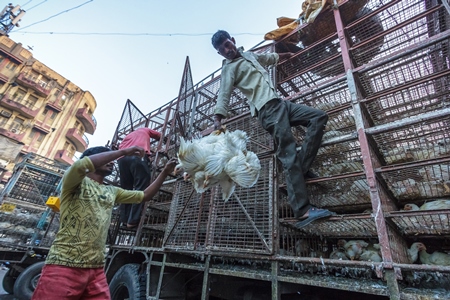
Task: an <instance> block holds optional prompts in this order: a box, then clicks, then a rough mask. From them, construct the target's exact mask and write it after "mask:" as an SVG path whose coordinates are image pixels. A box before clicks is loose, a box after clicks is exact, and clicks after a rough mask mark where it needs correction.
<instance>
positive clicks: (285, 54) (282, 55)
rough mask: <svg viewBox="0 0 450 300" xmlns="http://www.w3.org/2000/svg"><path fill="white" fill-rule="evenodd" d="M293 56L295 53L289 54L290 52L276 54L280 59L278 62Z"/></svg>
mask: <svg viewBox="0 0 450 300" xmlns="http://www.w3.org/2000/svg"><path fill="white" fill-rule="evenodd" d="M294 54H295V53H291V52H285V53H278V56H279V57H280V58H279V60H278V61H280V60H286V59H289V58H291V57H292V56H293V55H294Z"/></svg>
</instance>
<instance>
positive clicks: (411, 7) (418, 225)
mask: <svg viewBox="0 0 450 300" xmlns="http://www.w3.org/2000/svg"><path fill="white" fill-rule="evenodd" d="M355 9H356V10H357V12H356V13H355V14H353V17H352V16H351V14H350V12H351V11H355ZM339 11H340V15H341V17H342V23H343V26H344V27H343V28H344V29H345V32H346V34H345V39H346V43H347V47H348V54H349V56H347V55H346V54H347V52H344V51H342V48H341V46H342V43H340V42H339V36H338V32H339V30H337V28H336V27H335V28H334V29H330V27H333V26H334V25H335V24H334V22H331V23H327V22H326V20H333V19H334V17H333V14H334V12H333V11H331V10H330V11H328V12H324V15H323V19H324V20H323V21H321V20H320V19H318V20H316V21H319V24H320V25H319V24H318V25H317V28H316V30H318V28H321V29H326V30H322V32H321V33H318V34H322V33H323V35H322V36H323V39H315V40H314V41H311V40H309V39H308V37H305V36H304V34H305V33H307V32H308V33H311V31H312V30H314V27H312V28H311V29H307V28H305V29H303V28H302V27H300V29H299V30H298V32H297V33H294V34H291V35H290V36H288V37H287V38H286V39H285V41H281V42H278V44H277V46H276V47H275V48H276V50H277V51H278V52H295V56H294V58H295V57H297V58H298V61H299V64H298V66H301V67H296V66H297V64H292V63H291V62H290V61H288V62H285V63H281V64H280V65H279V67H278V69H277V81H278V89H279V91H280V93H282V94H283V95H284V96H285V97H286V99H290V100H291V101H295V102H297V103H301V104H304V105H309V106H312V107H315V108H319V109H322V110H325V111H327V113H328V115H329V121H328V123H327V126H326V129H325V135H324V137H323V142H322V147H321V148H320V150H319V152H318V155H317V157H316V160H315V162H314V164H313V166H312V171H313V172H314V173H316V174H317V175H318V176H319V177H318V178H314V179H312V180H309V181H308V187H307V188H308V192H309V199H310V201H311V204H313V205H316V206H319V207H324V208H327V209H330V210H332V211H335V212H337V213H339V216H336V217H331V218H330V219H328V220H323V221H320V220H319V221H316V222H314V223H313V224H311V225H309V226H306V227H305V228H302V229H295V227H294V226H292V224H294V222H295V220H292V219H291V218H293V214H292V211H291V210H290V209H289V206H288V204H287V201H286V196H285V190H284V177H283V176H279V178H278V182H279V185H280V192H279V194H280V196H279V200H280V203H279V208H281V211H279V218H280V221H281V224H282V225H283V226H282V227H281V228H282V230H280V231H282V232H286V235H287V236H286V237H284V236H283V235H282V236H281V243H280V253H288V254H292V253H296V252H298V250H296V249H295V248H296V245H295V243H296V242H289V243H286V242H285V241H292V238H291V236H292V235H295V237H296V238H294V240H295V239H297V240H298V239H299V238H301V240H302V241H305V239H306V240H307V241H308V244H311V243H313V242H312V240H308V239H311V238H312V237H314V236H319V240H321V241H322V242H324V241H325V240H326V241H327V242H328V243H330V240H331V244H332V246H330V244H328V245H327V246H326V247H325V248H326V249H327V251H323V247H324V246H323V244H320V246H317V245H318V243H317V242H316V244H314V243H313V244H314V245H312V246H308V247H306V248H308V249H309V252H311V251H312V252H313V254H312V255H311V254H309V255H308V256H311V257H314V256H316V255H317V253H318V252H320V253H323V255H321V256H320V257H323V258H331V256H330V254H331V252H332V251H333V250H334V249H336V245H337V244H339V243H337V242H338V241H339V239H347V240H348V239H362V240H364V241H366V242H368V243H374V244H376V243H378V239H379V238H380V237H383V239H384V238H385V234H384V233H383V226H380V225H378V226H377V225H376V224H375V222H374V216H375V214H377V212H374V211H373V210H372V208H373V207H377V206H378V204H379V205H380V207H381V208H382V210H383V212H384V216H385V219H386V224H387V226H386V227H387V228H386V231H385V232H386V233H387V235H388V241H389V245H386V246H389V249H390V250H389V251H390V254H391V256H392V259H393V261H394V263H398V264H399V265H404V264H416V265H417V264H419V263H421V262H420V261H415V262H413V261H411V260H410V259H409V256H408V251H407V250H408V248H409V247H410V246H411V244H412V243H413V242H418V241H422V242H424V243H425V244H426V245H427V251H428V252H429V253H432V252H434V251H436V250H439V251H444V252H445V251H449V250H450V247H449V246H450V245H449V244H448V242H447V240H448V239H447V238H448V228H450V227H449V225H450V223H449V214H450V213H449V211H448V209H449V208H450V207H449V206H448V204H447V206H445V205H444V206H443V207H442V209H441V210H436V211H415V212H411V211H405V212H403V211H400V209H403V207H404V205H405V204H409V203H413V204H416V205H418V206H420V205H423V204H424V203H425V202H430V201H433V200H447V201H448V199H450V197H449V193H450V189H449V184H450V181H449V177H448V176H449V175H448V174H449V170H450V169H449V161H450V157H449V142H450V139H449V133H448V132H450V130H449V126H450V125H449V124H450V123H449V113H450V111H449V84H450V82H449V74H450V73H449V64H450V62H449V46H448V45H449V25H450V23H449V22H450V21H449V12H448V10H447V9H446V7H445V5H443V4H442V3H441V2H440V1H370V0H369V1H348V2H346V3H344V4H343V5H341V6H340V9H339ZM316 21H315V22H316ZM336 24H337V25H336V26H339V22H336ZM310 27H311V26H310ZM328 29H329V31H327V30H328ZM300 63H301V64H300ZM344 65H346V66H347V67H349V68H351V69H353V72H352V76H348V74H347V73H348V72H346V71H345V68H344ZM355 100H357V102H358V103H356V101H355ZM361 130H364V132H365V133H366V135H360V134H359V133H360V131H361ZM293 133H294V135H295V136H296V137H297V140H298V144H299V146H300V145H301V143H302V139H303V137H304V136H305V130H304V127H298V128H297V127H296V128H295V129H294V130H293ZM366 138H367V139H366ZM362 144H363V145H362ZM362 147H365V148H366V149H367V147H368V148H369V149H370V155H371V158H369V159H366V160H364V158H363V156H364V154H365V153H367V151H366V149H364V151H362ZM372 164H373V165H372ZM373 168H374V170H375V173H376V178H375V181H374V182H375V186H374V187H370V186H369V181H368V180H367V174H370V172H369V173H368V170H371V169H373ZM374 190H376V191H374ZM375 202H379V203H376V205H374V203H375ZM444 207H445V208H444ZM299 236H300V237H299ZM341 242H342V241H341ZM297 248H298V246H297ZM316 257H318V256H316ZM341 259H344V260H346V259H348V257H347V258H345V257H343V258H341ZM384 259H385V260H386V259H387V258H386V257H385V258H384ZM388 260H389V259H388ZM422 264H424V263H423V262H422ZM444 265H445V262H442V265H440V266H435V270H438V269H439V268H441V267H442V266H444ZM405 268H406V269H405V270H403V277H402V276H401V275H397V277H398V279H402V280H401V281H400V283H401V285H402V287H404V288H409V287H411V285H412V286H414V287H422V286H426V287H435V288H436V287H437V286H439V285H440V284H441V286H442V284H447V286H448V279H449V277H448V272H447V273H443V274H440V275H436V273H432V275H430V274H428V275H423V274H420V275H418V273H417V272H412V273H411V272H409V271H408V270H409V269H410V267H405ZM426 268H427V267H423V269H424V270H425V269H426ZM418 269H419V270H420V267H419V268H418ZM429 269H430V270H433V267H431V268H429ZM444 269H445V267H444ZM374 273H375V274H376V272H374ZM377 277H380V276H379V274H378V276H377ZM425 281H427V283H426V284H425ZM431 282H433V283H434V284H433V283H431ZM434 292H435V293H436V291H434ZM405 293H406V292H405Z"/></svg>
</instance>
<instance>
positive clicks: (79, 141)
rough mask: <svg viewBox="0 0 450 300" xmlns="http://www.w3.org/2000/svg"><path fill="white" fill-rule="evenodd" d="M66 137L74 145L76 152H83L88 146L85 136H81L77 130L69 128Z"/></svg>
mask: <svg viewBox="0 0 450 300" xmlns="http://www.w3.org/2000/svg"><path fill="white" fill-rule="evenodd" d="M66 137H67V138H68V139H69V140H70V141H71V142H72V143H73V144H74V145H75V148H76V150H77V151H78V152H83V151H84V150H86V148H87V146H88V145H89V141H88V140H87V137H86V136H85V135H81V134H80V132H79V131H78V128H70V129H69V130H68V131H67V134H66Z"/></svg>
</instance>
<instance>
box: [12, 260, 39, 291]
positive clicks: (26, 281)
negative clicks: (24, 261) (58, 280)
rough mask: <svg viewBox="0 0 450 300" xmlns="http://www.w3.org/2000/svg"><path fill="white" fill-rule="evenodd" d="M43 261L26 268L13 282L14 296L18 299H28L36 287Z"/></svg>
mask: <svg viewBox="0 0 450 300" xmlns="http://www.w3.org/2000/svg"><path fill="white" fill-rule="evenodd" d="M44 264H45V262H44V261H40V262H37V263H35V264H32V265H31V266H29V267H28V268H26V269H25V270H24V271H23V272H22V273H20V275H19V276H18V277H17V279H16V282H15V283H14V296H15V297H16V298H18V299H19V300H29V299H31V296H32V295H33V292H34V290H35V289H36V286H37V283H38V280H39V278H40V277H41V271H42V268H43V267H44Z"/></svg>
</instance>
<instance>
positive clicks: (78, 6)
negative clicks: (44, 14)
mask: <svg viewBox="0 0 450 300" xmlns="http://www.w3.org/2000/svg"><path fill="white" fill-rule="evenodd" d="M46 1H48V0H44V1H42V2H40V3H39V4H36V5H35V6H33V7H32V8H34V7H36V6H38V5H40V4H42V3H43V2H46ZM92 1H94V0H89V1H86V2H84V3H82V4H80V5H77V6H75V7H72V8H69V9H66V10H63V11H61V12H59V13H57V14H55V15H53V16H50V17H48V18H46V19H44V20H41V21H38V22H34V23H32V24H30V25H27V26H25V27H22V28H20V29H18V30H16V32H17V31H21V30H23V29H25V28H28V27H31V26H33V25H36V24H39V23H43V22H45V21H48V20H50V19H53V18H55V17H57V16H59V15H61V14H63V13H66V12H69V11H71V10H74V9H77V8H80V7H82V6H84V5H86V4H88V3H90V2H92Z"/></svg>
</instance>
